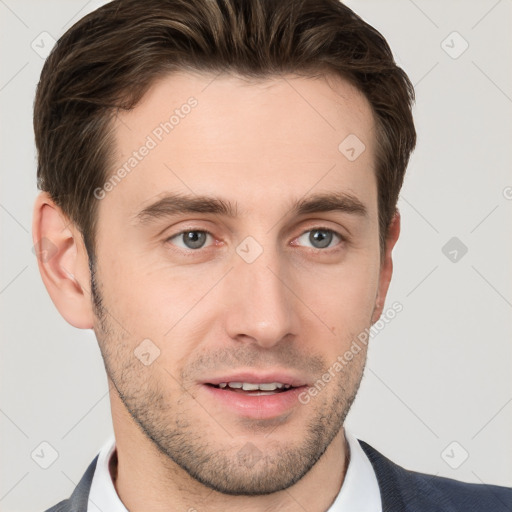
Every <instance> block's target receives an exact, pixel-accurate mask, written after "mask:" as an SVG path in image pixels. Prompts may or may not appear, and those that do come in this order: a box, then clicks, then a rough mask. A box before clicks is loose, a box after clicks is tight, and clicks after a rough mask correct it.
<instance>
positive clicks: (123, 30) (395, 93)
mask: <svg viewBox="0 0 512 512" xmlns="http://www.w3.org/2000/svg"><path fill="white" fill-rule="evenodd" d="M178 70H194V71H206V72H213V73H217V72H222V71H227V72H233V73H237V74H239V75H242V76H246V77H253V78H266V77H272V76H276V75H279V74H282V73H288V72H290V73H298V74H306V76H313V75H314V74H317V73H318V72H320V71H321V72H328V73H332V74H334V75H338V76H341V77H343V78H345V79H348V80H349V81H351V82H352V83H353V84H354V85H355V86H356V87H357V88H358V89H359V90H360V91H361V92H362V93H363V94H364V95H365V96H366V98H367V99H368V101H369V102H370V104H371V106H372V109H373V112H374V115H375V119H376V126H377V142H378V151H377V157H376V158H377V161H376V170H377V171H376V172H377V176H376V178H377V185H378V208H379V233H380V244H381V245H380V247H381V254H382V253H383V249H384V247H385V239H386V234H387V230H388V228H389V224H390V222H391V219H392V217H393V215H394V213H395V211H396V203H397V200H398V194H399V192H400V188H401V186H402V183H403V178H404V174H405V170H406V167H407V164H408V161H409V156H410V154H411V152H412V150H413V149H414V146H415V143H416V132H415V128H414V123H413V118H412V112H411V108H412V103H413V101H414V89H413V86H412V84H411V82H410V81H409V79H408V77H407V75H406V74H405V73H404V71H403V70H402V69H401V68H399V67H398V66H397V65H396V63H395V61H394V59H393V55H392V53H391V50H390V48H389V46H388V44H387V42H386V40H385V39H384V37H383V36H382V35H381V34H380V33H379V32H378V31H377V30H375V29H374V28H373V27H371V26H370V25H368V24H367V23H365V22H364V21H363V20H362V19H361V18H360V17H359V16H357V15H356V14H355V13H354V12H353V11H351V10H350V9H349V8H348V7H346V6H345V5H343V4H342V3H340V2H339V1H338V0H283V1H278V0H145V1H143V2H142V1H140V0H114V1H113V2H110V3H108V4H106V5H104V6H103V7H100V8H99V9H97V10H96V11H94V12H92V13H90V14H88V15H87V16H85V17H84V18H82V19H81V20H79V21H78V22H77V23H76V24H75V25H73V26H72V27H71V28H70V29H69V30H68V31H67V32H66V33H65V34H64V35H63V36H62V37H61V38H60V39H59V41H58V43H57V44H56V46H55V48H54V49H53V51H52V52H51V54H50V56H49V57H48V59H47V60H46V62H45V64H44V67H43V70H42V72H41V78H40V82H39V84H38V87H37V93H36V98H35V104H34V130H35V139H36V146H37V150H38V168H37V177H38V187H39V189H41V190H45V191H47V192H48V193H49V194H50V196H51V197H52V199H53V200H54V201H55V203H56V204H57V205H58V206H59V207H60V208H61V209H62V211H63V212H64V213H65V214H66V215H67V216H68V217H69V218H70V220H71V221H73V222H74V223H75V225H76V226H77V227H78V229H79V230H80V232H81V233H82V235H83V237H84V243H85V246H86V248H87V252H88V255H89V260H90V264H92V265H93V264H94V260H95V244H94V240H95V236H94V235H95V226H96V217H97V215H96V213H97V201H98V200H97V199H96V197H95V196H94V193H93V191H94V190H95V189H96V188H97V187H100V186H101V185H102V184H103V183H104V182H105V180H106V178H107V173H108V171H109V168H110V164H111V153H112V151H111V148H112V147H113V146H112V144H113V137H112V133H111V130H110V125H111V120H112V116H113V115H114V114H115V113H116V112H117V111H118V110H124V109H126V110H129V109H132V108H134V107H135V106H136V105H137V103H138V102H139V101H140V99H141V98H142V97H143V95H144V93H145V92H146V91H147V90H148V88H149V87H150V86H151V85H152V83H153V82H154V80H155V79H156V78H158V77H160V76H163V75H165V74H168V73H170V72H172V71H178ZM340 142H341V141H340Z"/></svg>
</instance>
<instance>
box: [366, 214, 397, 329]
mask: <svg viewBox="0 0 512 512" xmlns="http://www.w3.org/2000/svg"><path fill="white" fill-rule="evenodd" d="M399 236H400V212H399V211H398V210H396V212H395V215H394V216H393V219H392V220H391V224H390V226H389V229H388V232H387V236H386V248H385V251H384V257H383V259H382V262H381V268H380V275H379V288H378V290H377V297H376V299H375V308H374V310H373V314H372V325H373V324H374V323H375V322H376V321H377V320H378V319H379V318H380V316H381V315H382V310H383V309H384V302H385V301H386V295H387V293H388V288H389V283H390V282H391V276H392V275H393V259H392V257H391V251H392V250H393V247H394V246H395V244H396V241H397V240H398V237H399Z"/></svg>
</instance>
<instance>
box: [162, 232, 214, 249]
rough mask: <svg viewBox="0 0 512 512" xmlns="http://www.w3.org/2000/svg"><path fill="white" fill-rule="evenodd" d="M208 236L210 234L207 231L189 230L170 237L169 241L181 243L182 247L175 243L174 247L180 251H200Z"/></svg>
mask: <svg viewBox="0 0 512 512" xmlns="http://www.w3.org/2000/svg"><path fill="white" fill-rule="evenodd" d="M209 235H210V234H209V233H208V232H207V231H199V230H190V231H182V232H181V233H178V234H177V235H174V236H173V237H171V238H170V239H169V240H176V241H177V242H181V243H182V244H183V245H180V244H179V243H175V245H177V246H178V247H180V248H181V249H201V248H202V247H203V245H204V244H205V242H206V239H207V237H208V236H209Z"/></svg>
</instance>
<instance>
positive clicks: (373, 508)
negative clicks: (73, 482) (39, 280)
mask: <svg viewBox="0 0 512 512" xmlns="http://www.w3.org/2000/svg"><path fill="white" fill-rule="evenodd" d="M345 437H346V439H347V443H348V446H349V449H350V462H349V465H348V468H347V472H346V474H345V479H344V480H343V485H342V486H341V490H340V492H339V493H338V496H337V497H336V499H335V500H334V502H333V504H332V505H331V506H330V507H329V509H328V510H327V511H326V512H382V506H381V498H380V490H379V484H378V482H377V477H376V476H375V471H374V470H373V467H372V465H371V462H370V460H369V459H368V457H367V456H366V453H365V452H364V451H363V449H362V448H361V445H360V444H359V442H358V441H357V439H356V438H355V437H354V436H353V435H352V434H351V433H350V432H348V431H347V430H345ZM115 448H116V445H115V439H114V437H113V436H111V437H110V438H109V440H108V441H107V442H106V443H105V445H104V446H103V447H102V449H101V451H100V453H99V457H98V463H97V465H96V470H95V471H94V476H93V479H92V483H91V491H90V493H89V503H88V506H87V512H128V511H127V509H126V507H125V506H124V505H123V503H122V501H121V500H120V499H119V496H118V495H117V492H116V489H115V487H114V484H113V482H112V477H111V476H110V471H109V468H108V466H109V461H110V457H111V456H112V454H113V453H114V450H115Z"/></svg>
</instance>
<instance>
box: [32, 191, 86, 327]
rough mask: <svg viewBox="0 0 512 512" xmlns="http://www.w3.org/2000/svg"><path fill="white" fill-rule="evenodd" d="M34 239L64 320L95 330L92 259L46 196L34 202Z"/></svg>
mask: <svg viewBox="0 0 512 512" xmlns="http://www.w3.org/2000/svg"><path fill="white" fill-rule="evenodd" d="M32 239H33V242H34V247H33V251H34V253H35V254H36V256H37V264H38V266H39V272H40V273H41V277H42V279H43V282H44V285H45V286H46V289H47V290H48V293H49V294H50V297H51V299H52V301H53V303H54V304H55V306H56V308H57V309H58V310H59V312H60V314H61V315H62V316H63V317H64V319H65V320H66V321H67V322H68V323H70V324H71V325H73V326H74V327H78V328H79V329H92V327H93V320H94V313H93V308H92V302H91V298H90V289H89V283H90V271H89V258H88V255H87V251H86V249H85V245H84V243H83V237H82V234H81V233H80V232H79V231H78V229H77V228H76V226H75V225H74V224H73V223H72V222H71V221H70V220H69V219H68V217H67V216H66V215H64V213H63V212H62V210H61V209H60V208H59V207H58V206H57V205H56V204H55V203H54V202H53V200H52V199H51V197H50V196H49V194H48V193H47V192H41V193H40V194H39V195H38V196H37V198H36V201H35V204H34V212H33V221H32Z"/></svg>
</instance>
